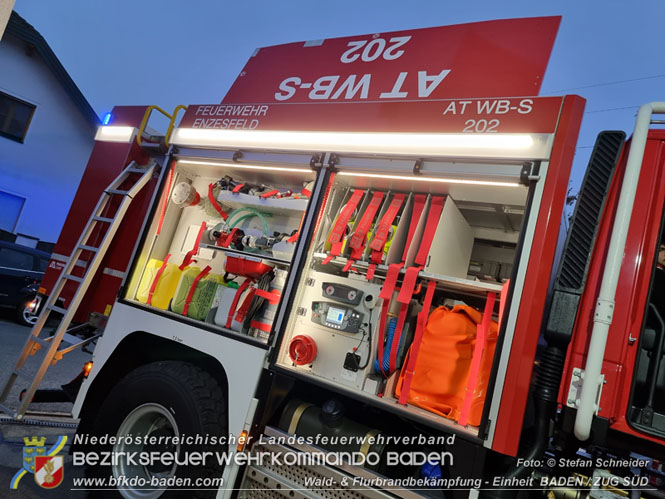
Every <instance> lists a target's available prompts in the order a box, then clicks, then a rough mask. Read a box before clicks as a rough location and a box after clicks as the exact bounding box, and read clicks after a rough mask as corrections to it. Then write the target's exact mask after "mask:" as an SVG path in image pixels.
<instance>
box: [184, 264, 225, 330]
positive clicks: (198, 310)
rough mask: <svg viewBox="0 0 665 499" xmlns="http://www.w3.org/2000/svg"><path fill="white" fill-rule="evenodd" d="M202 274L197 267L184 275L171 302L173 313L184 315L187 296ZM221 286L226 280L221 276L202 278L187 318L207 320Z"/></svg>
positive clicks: (210, 275)
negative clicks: (218, 288)
mask: <svg viewBox="0 0 665 499" xmlns="http://www.w3.org/2000/svg"><path fill="white" fill-rule="evenodd" d="M200 273H201V270H200V269H199V268H197V267H192V268H189V269H187V270H185V271H184V272H183V273H182V275H181V276H180V282H179V283H178V287H177V289H176V291H175V295H174V296H173V301H172V302H171V310H172V311H173V312H175V313H177V314H183V315H184V312H185V303H186V302H187V296H188V295H189V291H190V289H191V288H192V284H194V279H196V277H197V276H198V275H199V274H200ZM220 284H224V279H223V278H222V276H221V275H217V274H208V275H206V276H205V277H203V278H201V279H200V280H199V282H198V283H197V285H196V289H195V290H194V294H193V295H192V300H191V301H190V303H189V308H188V311H187V316H188V317H191V318H192V319H197V320H201V321H202V320H205V318H206V316H207V315H208V312H209V311H210V309H211V307H212V302H213V299H214V298H215V293H216V292H217V287H218V286H219V285H220Z"/></svg>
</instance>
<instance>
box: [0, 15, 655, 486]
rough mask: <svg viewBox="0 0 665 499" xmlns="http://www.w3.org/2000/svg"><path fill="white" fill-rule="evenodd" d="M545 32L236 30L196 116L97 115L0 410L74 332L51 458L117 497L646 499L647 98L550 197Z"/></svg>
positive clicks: (651, 188) (555, 118) (557, 114)
mask: <svg viewBox="0 0 665 499" xmlns="http://www.w3.org/2000/svg"><path fill="white" fill-rule="evenodd" d="M559 22H560V18H558V17H546V18H530V19H509V20H501V21H490V22H483V23H472V24H465V25H458V26H448V27H439V28H426V29H421V30H411V31H402V32H393V33H377V34H373V35H364V36H355V37H347V38H336V39H327V40H318V41H311V42H304V43H292V44H287V45H280V46H275V47H267V48H261V49H259V50H257V51H256V52H255V53H254V54H253V56H252V57H251V58H250V60H249V62H248V63H247V65H246V66H245V68H244V69H243V71H242V72H241V73H240V75H239V76H238V78H237V79H236V80H235V82H234V84H233V85H232V86H231V88H230V90H229V92H228V93H227V95H226V96H225V98H224V99H223V101H222V102H221V103H220V104H210V105H189V106H186V107H185V106H179V107H178V108H176V109H175V110H174V112H173V113H171V114H169V113H166V112H164V111H163V110H161V109H159V108H156V107H155V106H151V107H148V108H146V107H136V106H133V107H128V106H124V107H123V106H119V107H116V108H114V110H113V112H112V114H111V117H110V121H109V122H108V124H106V125H105V126H102V127H101V128H100V130H99V132H98V134H97V140H96V143H95V148H94V150H93V152H92V156H91V159H90V162H89V164H88V167H87V169H86V173H85V175H84V177H83V179H82V182H81V186H80V188H79V190H78V192H77V194H76V197H75V199H74V203H73V205H72V209H71V211H70V214H69V216H68V218H67V222H66V224H65V228H64V229H63V232H62V235H61V237H60V239H59V241H58V245H57V246H56V250H55V253H54V255H53V257H52V260H51V262H50V265H49V271H48V272H47V274H46V276H45V278H44V281H43V282H42V289H41V290H40V292H41V295H40V299H39V304H38V308H39V309H40V310H41V315H40V318H39V320H38V322H37V324H36V325H35V327H34V328H33V330H32V332H31V333H30V337H29V338H28V340H27V342H26V347H25V349H24V351H23V353H22V355H21V358H20V359H19V361H18V363H17V366H16V369H15V370H14V371H13V373H12V376H11V378H10V380H9V382H8V383H7V385H6V387H5V389H4V391H3V395H2V400H1V401H0V402H1V403H2V404H3V405H2V409H3V411H5V412H7V413H9V414H10V415H12V416H14V417H15V418H17V419H21V418H23V417H24V416H25V415H26V414H29V410H30V409H29V405H30V404H31V403H34V402H39V401H45V400H47V399H48V397H49V396H53V394H51V395H49V394H48V393H45V392H46V391H45V390H42V389H40V388H39V385H40V382H41V380H42V379H43V377H44V375H45V373H46V370H47V369H48V367H49V366H50V365H52V364H53V363H55V362H57V361H58V360H59V359H60V358H61V357H62V355H64V354H65V353H67V352H68V351H70V350H71V349H73V348H76V347H78V346H85V347H86V348H91V346H93V345H94V354H93V358H92V364H91V365H88V366H87V367H86V369H85V370H84V372H83V373H82V374H81V375H80V376H78V377H77V379H76V380H75V381H73V382H72V383H71V384H70V385H68V386H67V388H68V390H65V391H66V392H67V393H69V394H70V395H73V396H74V397H75V399H74V405H73V410H72V414H73V417H75V418H77V419H79V420H80V423H79V426H78V430H77V436H76V438H75V442H74V445H73V448H72V452H73V453H74V456H75V459H74V462H75V464H85V465H86V474H87V476H89V477H94V478H104V477H106V478H108V477H111V478H112V479H113V480H115V481H114V482H112V483H113V484H114V486H115V487H117V491H118V494H120V495H121V496H123V497H128V498H133V497H158V496H160V495H161V494H162V493H164V494H174V495H175V496H176V497H190V496H199V495H200V496H204V497H207V496H210V497H213V496H217V497H242V498H282V497H284V498H288V497H303V498H312V497H321V498H363V497H371V498H374V497H377V498H378V497H405V498H411V497H414V498H415V497H479V496H483V497H515V496H521V497H628V496H630V497H662V496H663V483H664V482H663V480H664V479H665V477H664V476H663V473H662V467H661V464H660V462H661V460H662V459H663V458H664V457H665V452H664V449H665V447H663V443H664V440H665V423H664V421H665V406H663V402H662V401H663V400H665V397H664V396H665V381H664V380H663V375H662V373H663V369H662V367H661V365H662V359H663V343H664V342H665V310H663V303H664V296H665V295H662V293H663V292H665V290H663V289H662V285H663V284H662V279H664V278H665V274H663V272H665V271H664V270H663V264H664V263H665V249H663V248H665V232H664V230H663V227H664V222H663V211H664V201H665V175H664V174H663V172H664V171H665V155H664V154H663V151H664V147H665V146H664V144H665V132H664V131H663V130H662V127H661V125H663V123H664V120H663V119H662V115H663V114H665V103H651V104H645V105H643V106H642V107H641V108H640V109H639V113H638V115H637V119H636V123H635V129H634V131H633V134H632V137H630V138H629V139H628V140H627V139H626V134H625V133H624V132H621V131H603V132H601V133H600V134H599V135H598V138H597V141H596V144H595V146H594V148H593V152H592V154H591V157H590V160H589V164H588V167H587V170H586V172H585V174H584V179H583V181H582V184H581V187H580V190H579V196H578V199H577V203H576V205H575V209H574V212H573V213H572V215H571V214H568V213H565V212H564V207H565V205H566V203H567V195H568V186H569V177H570V171H571V165H572V161H573V156H574V154H575V147H576V143H577V135H578V132H579V128H580V123H581V120H582V116H583V112H584V104H585V101H584V99H583V98H582V97H579V96H575V95H566V96H562V97H539V96H537V93H538V90H539V88H540V84H541V82H542V78H543V75H544V71H545V68H546V65H547V61H548V59H549V55H550V51H551V49H552V44H553V41H554V37H555V35H556V31H557V29H558V25H559ZM154 111H157V112H162V113H163V114H166V115H167V117H168V119H169V125H168V128H167V130H166V131H165V132H163V133H159V132H156V131H155V130H152V129H151V127H150V123H149V121H150V116H151V115H152V113H153V112H154ZM181 111H183V112H182V113H181ZM100 196H101V197H100ZM98 198H99V200H98ZM53 312H57V313H59V314H61V315H62V321H61V323H60V325H59V326H58V328H57V329H56V330H55V331H54V332H53V333H52V334H51V335H50V336H49V335H47V334H46V333H45V332H44V331H43V330H44V324H45V322H46V319H47V317H48V315H49V314H51V313H53ZM91 314H92V316H93V317H94V320H93V321H92V322H91V321H90V320H89V317H90V315H91ZM81 328H82V330H83V333H81ZM78 333H81V334H79V335H80V336H83V337H84V339H77V336H76V334H78ZM102 333H103V334H102ZM82 343H85V345H81V344H82ZM33 358H37V359H40V360H39V361H38V362H40V364H39V367H38V369H37V371H36V372H37V376H36V377H35V376H29V375H28V374H27V372H28V371H26V370H25V369H23V365H24V364H25V363H26V362H27V361H28V360H30V359H33ZM33 372H34V371H33ZM24 378H28V379H27V380H24ZM17 387H18V388H17ZM21 387H23V394H22V397H21V400H19V401H18V402H17V401H16V400H15V397H13V396H10V395H12V394H15V393H16V390H17V389H20V388H21ZM102 453H105V455H106V456H111V457H110V458H109V460H107V461H104V462H101V461H100V460H94V459H91V458H90V456H93V455H97V456H100V455H102ZM131 453H136V454H135V455H138V456H143V457H145V459H144V460H135V459H132V458H129V457H128V456H129V455H130V454H131ZM169 455H170V456H171V459H170V460H169V459H166V458H165V456H166V457H168V456H169ZM206 457H208V459H206ZM197 459H198V460H197ZM129 478H134V481H131V482H130V481H127V480H128V479H129ZM123 480H124V481H123ZM109 483H111V482H109ZM151 484H152V485H151ZM178 488H182V489H187V490H180V491H178V490H177V489H178ZM167 489H168V490H167ZM194 489H195V490H194Z"/></svg>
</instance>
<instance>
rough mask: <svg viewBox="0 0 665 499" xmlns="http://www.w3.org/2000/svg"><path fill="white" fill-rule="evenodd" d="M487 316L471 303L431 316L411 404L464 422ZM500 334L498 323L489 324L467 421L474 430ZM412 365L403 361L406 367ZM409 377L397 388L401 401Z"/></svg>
mask: <svg viewBox="0 0 665 499" xmlns="http://www.w3.org/2000/svg"><path fill="white" fill-rule="evenodd" d="M482 316H483V314H481V313H480V312H478V311H477V310H476V309H474V308H472V307H468V306H466V305H456V306H455V307H454V308H453V309H452V310H450V309H448V308H446V307H438V308H437V309H435V310H434V311H433V312H432V314H431V315H430V316H429V318H428V320H427V326H426V327H425V330H424V331H423V336H422V341H421V343H420V348H419V349H418V352H416V353H415V355H417V358H416V363H415V367H414V369H413V378H412V380H411V388H410V390H409V393H408V399H407V400H408V403H410V404H413V405H416V406H418V407H422V408H423V409H427V410H428V411H431V412H434V413H436V414H440V415H441V416H444V417H446V418H449V419H453V420H455V421H457V420H459V418H460V414H461V410H462V406H463V404H464V398H465V396H466V393H467V384H468V380H469V374H470V371H471V361H472V358H473V352H474V347H475V344H476V334H477V330H478V327H479V324H481V321H482ZM497 331H498V326H497V323H496V322H494V321H490V322H489V327H488V331H487V335H486V337H487V341H486V343H485V348H484V349H483V351H482V358H481V361H480V371H479V373H478V382H477V384H476V386H475V390H474V391H473V395H472V400H471V405H470V410H469V414H468V420H467V423H468V424H470V425H473V426H478V425H479V424H480V419H481V415H482V411H483V404H484V402H485V391H486V389H487V383H488V381H489V377H490V370H491V368H492V358H493V356H494V349H495V347H496V337H497ZM408 355H409V356H411V355H414V352H412V351H411V350H409V354H408ZM407 363H408V361H405V362H404V364H405V365H406V364H407ZM405 373H406V369H402V372H401V373H400V377H399V380H398V382H397V386H396V388H395V393H396V395H397V397H399V395H400V393H401V391H402V385H403V383H404V376H405ZM472 389H473V388H472Z"/></svg>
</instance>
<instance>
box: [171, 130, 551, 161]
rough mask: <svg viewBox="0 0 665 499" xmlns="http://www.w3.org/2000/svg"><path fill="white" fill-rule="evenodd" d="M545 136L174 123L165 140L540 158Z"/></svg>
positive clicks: (211, 144)
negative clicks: (182, 125) (212, 126)
mask: <svg viewBox="0 0 665 499" xmlns="http://www.w3.org/2000/svg"><path fill="white" fill-rule="evenodd" d="M549 138H550V136H549V135H546V134H545V135H538V134H536V135H529V134H513V133H509V134H499V133H488V134H477V133H476V134H472V133H468V134H465V133H454V134H451V133H443V134H435V133H365V132H357V133H356V132H297V131H267V130H219V129H215V130H211V129H200V128H178V129H176V130H175V132H174V133H173V137H172V140H171V142H172V143H173V144H177V145H184V146H198V147H231V148H263V149H272V150H289V151H291V150H312V151H331V152H340V153H372V154H410V155H413V154H417V155H424V156H442V155H443V156H466V157H474V156H484V157H492V156H495V157H501V158H506V157H520V158H523V157H528V158H533V159H541V158H542V159H544V158H546V157H547V156H548V154H549V146H550V142H551V141H550V140H549Z"/></svg>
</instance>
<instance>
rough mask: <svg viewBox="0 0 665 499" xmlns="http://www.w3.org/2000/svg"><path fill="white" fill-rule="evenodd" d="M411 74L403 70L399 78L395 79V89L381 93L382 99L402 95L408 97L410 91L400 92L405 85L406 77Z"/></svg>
mask: <svg viewBox="0 0 665 499" xmlns="http://www.w3.org/2000/svg"><path fill="white" fill-rule="evenodd" d="M408 75H409V73H407V72H402V73H400V74H399V76H398V77H397V80H396V81H395V84H394V85H393V89H392V90H391V91H390V92H383V93H382V94H381V95H379V98H381V99H399V98H401V97H406V96H407V95H408V94H409V93H408V92H400V90H401V89H402V85H404V80H406V77H407V76H408Z"/></svg>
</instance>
